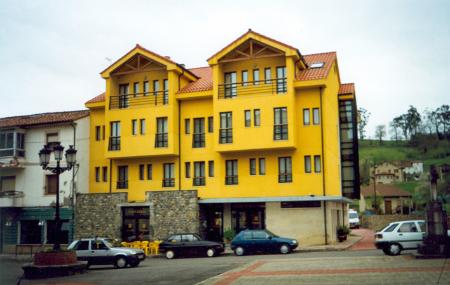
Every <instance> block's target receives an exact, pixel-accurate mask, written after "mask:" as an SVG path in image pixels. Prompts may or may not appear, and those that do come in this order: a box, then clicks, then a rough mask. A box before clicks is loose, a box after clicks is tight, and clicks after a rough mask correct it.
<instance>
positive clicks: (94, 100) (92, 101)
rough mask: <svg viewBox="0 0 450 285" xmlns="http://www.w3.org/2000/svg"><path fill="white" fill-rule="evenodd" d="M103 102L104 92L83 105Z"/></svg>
mask: <svg viewBox="0 0 450 285" xmlns="http://www.w3.org/2000/svg"><path fill="white" fill-rule="evenodd" d="M103 101H105V92H103V93H102V94H100V95H97V96H95V97H94V98H92V99H91V100H89V101H87V102H86V103H85V104H89V103H98V102H103Z"/></svg>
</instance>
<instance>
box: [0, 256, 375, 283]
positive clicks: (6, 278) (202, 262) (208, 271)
mask: <svg viewBox="0 0 450 285" xmlns="http://www.w3.org/2000/svg"><path fill="white" fill-rule="evenodd" d="M382 255H383V253H382V252H381V251H379V250H359V251H326V252H294V253H292V254H288V255H280V254H276V255H250V256H242V257H238V256H234V255H231V254H229V255H224V256H220V257H213V258H206V257H198V258H178V259H174V260H167V259H166V258H164V257H151V258H147V259H146V260H145V261H144V262H142V263H141V264H140V265H139V267H136V268H126V269H114V268H113V267H95V266H93V267H92V268H90V269H89V270H88V271H87V273H85V274H78V275H74V276H68V277H63V278H50V279H40V280H22V281H21V282H20V285H27V284H33V285H36V284H71V285H75V284H80V285H81V284H95V285H103V284H105V285H106V284H108V285H114V284H121V285H123V284H133V285H139V284H146V285H148V284H160V285H163V284H177V285H184V284H186V285H187V284H196V283H198V282H200V281H203V280H206V279H208V278H210V277H213V276H216V275H219V274H221V273H223V272H226V271H228V270H231V269H234V268H237V267H239V266H242V265H244V264H247V263H250V262H253V261H255V260H259V259H271V258H273V259H280V258H283V259H289V258H296V259H298V258H317V257H323V258H327V257H362V256H382ZM25 261H26V260H24V259H22V260H17V259H16V258H15V257H14V256H6V255H4V256H0V284H2V285H9V284H16V282H17V279H18V278H19V277H20V276H21V275H22V269H21V265H22V264H23V263H24V262H25Z"/></svg>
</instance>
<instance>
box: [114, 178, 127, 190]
mask: <svg viewBox="0 0 450 285" xmlns="http://www.w3.org/2000/svg"><path fill="white" fill-rule="evenodd" d="M117 189H128V180H123V181H117Z"/></svg>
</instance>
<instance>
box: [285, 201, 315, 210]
mask: <svg viewBox="0 0 450 285" xmlns="http://www.w3.org/2000/svg"><path fill="white" fill-rule="evenodd" d="M281 208H320V201H293V202H281Z"/></svg>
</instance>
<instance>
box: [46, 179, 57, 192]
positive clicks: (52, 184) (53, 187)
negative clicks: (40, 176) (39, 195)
mask: <svg viewBox="0 0 450 285" xmlns="http://www.w3.org/2000/svg"><path fill="white" fill-rule="evenodd" d="M57 191H58V176H57V175H54V174H48V175H46V176H45V194H46V195H54V194H56V192H57Z"/></svg>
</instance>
